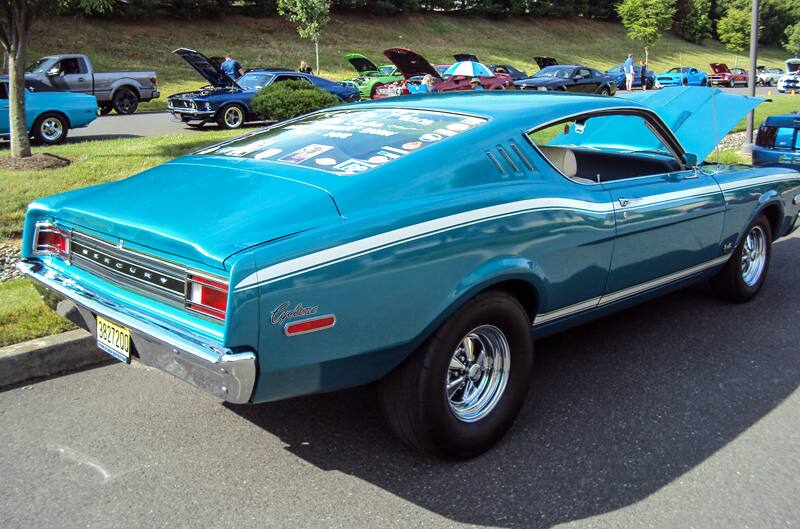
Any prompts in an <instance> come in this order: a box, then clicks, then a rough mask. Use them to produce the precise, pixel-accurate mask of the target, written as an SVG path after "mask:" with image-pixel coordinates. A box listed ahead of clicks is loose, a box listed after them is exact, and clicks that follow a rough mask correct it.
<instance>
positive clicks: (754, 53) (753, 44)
mask: <svg viewBox="0 0 800 529" xmlns="http://www.w3.org/2000/svg"><path fill="white" fill-rule="evenodd" d="M752 1H753V21H752V25H751V26H750V75H748V76H747V88H748V91H749V92H750V96H755V95H756V78H757V75H756V66H757V64H756V63H757V62H758V0H752ZM755 116H756V111H755V110H751V111H750V113H749V114H748V115H747V143H749V144H750V146H751V148H752V145H753V123H754V121H755Z"/></svg>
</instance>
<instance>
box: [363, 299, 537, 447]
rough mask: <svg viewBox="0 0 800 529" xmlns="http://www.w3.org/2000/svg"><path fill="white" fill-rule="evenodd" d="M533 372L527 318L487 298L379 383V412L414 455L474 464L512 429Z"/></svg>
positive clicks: (515, 307)
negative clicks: (416, 452)
mask: <svg viewBox="0 0 800 529" xmlns="http://www.w3.org/2000/svg"><path fill="white" fill-rule="evenodd" d="M532 368H533V343H532V338H531V321H530V318H529V317H528V314H527V313H526V311H525V309H524V308H523V306H522V305H521V304H520V303H519V301H518V300H517V299H516V298H514V297H513V296H512V295H510V294H508V293H506V292H503V291H499V290H498V291H488V292H485V293H483V294H480V295H478V296H477V297H476V298H474V299H473V300H472V301H470V302H469V303H468V304H467V305H466V306H465V307H463V308H462V309H461V310H459V311H458V312H456V313H455V314H454V315H453V316H451V317H450V318H449V319H448V320H447V321H446V322H445V323H444V324H442V326H441V327H439V329H438V330H437V331H436V332H435V333H434V334H433V336H431V337H430V338H429V339H428V340H427V341H426V342H425V343H424V344H423V345H422V346H421V347H420V348H419V349H418V350H417V351H416V352H414V353H413V354H412V355H411V356H410V357H409V358H408V359H406V360H405V361H404V362H403V363H402V364H401V365H400V366H399V367H397V368H396V369H395V370H394V371H393V372H392V373H390V374H389V375H388V376H387V377H386V378H385V379H384V380H382V381H381V383H380V386H379V389H380V391H379V394H380V400H381V405H382V408H383V410H384V413H385V415H386V418H387V420H388V422H389V424H390V425H391V427H392V429H393V430H394V431H395V432H396V433H397V435H399V436H400V438H402V439H403V440H404V441H405V442H406V443H407V444H408V445H410V446H411V447H413V448H416V449H418V450H421V451H424V452H427V453H429V454H432V455H435V456H439V457H447V458H455V459H465V458H469V457H474V456H476V455H478V454H480V453H482V452H484V451H486V450H488V449H489V448H490V447H491V446H493V445H494V444H495V443H497V441H499V440H500V439H501V438H502V437H503V435H504V434H505V433H506V432H507V431H508V429H509V428H510V427H511V425H512V424H513V422H514V419H515V418H516V416H517V414H518V413H519V410H520V408H521V407H522V404H523V403H524V401H525V396H526V395H527V393H528V387H529V384H530V381H531V376H532V372H533V369H532Z"/></svg>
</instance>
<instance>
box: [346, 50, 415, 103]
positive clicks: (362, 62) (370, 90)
mask: <svg viewBox="0 0 800 529" xmlns="http://www.w3.org/2000/svg"><path fill="white" fill-rule="evenodd" d="M344 57H345V59H347V60H348V62H350V64H352V65H353V68H355V69H356V71H357V72H358V77H356V78H354V79H351V80H350V82H352V83H353V84H354V85H355V86H356V88H358V90H359V91H360V92H361V97H362V99H371V98H372V96H373V95H374V94H375V90H377V89H378V88H379V87H381V86H383V85H385V84H391V83H394V82H396V81H400V80H401V79H403V75H402V74H401V73H400V72H398V71H397V67H396V66H395V65H394V64H384V65H383V66H376V65H375V63H374V62H372V61H371V60H369V59H368V58H367V57H365V56H364V55H361V54H360V53H348V54H347V55H345V56H344Z"/></svg>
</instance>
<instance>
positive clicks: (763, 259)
mask: <svg viewBox="0 0 800 529" xmlns="http://www.w3.org/2000/svg"><path fill="white" fill-rule="evenodd" d="M766 263H767V236H766V234H765V233H764V230H763V229H762V228H761V226H758V225H756V226H753V228H752V229H751V230H750V232H749V233H748V234H747V238H745V240H744V246H743V248H742V281H744V284H745V285H747V286H749V287H752V286H754V285H756V284H757V283H758V281H759V280H760V279H761V275H762V274H763V273H764V267H765V265H766Z"/></svg>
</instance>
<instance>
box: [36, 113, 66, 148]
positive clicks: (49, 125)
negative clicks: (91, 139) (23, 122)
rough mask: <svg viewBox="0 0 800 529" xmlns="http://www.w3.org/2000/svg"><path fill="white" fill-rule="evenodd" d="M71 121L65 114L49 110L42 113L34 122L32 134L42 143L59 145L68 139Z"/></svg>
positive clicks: (37, 141)
mask: <svg viewBox="0 0 800 529" xmlns="http://www.w3.org/2000/svg"><path fill="white" fill-rule="evenodd" d="M68 132H69V122H68V121H67V118H66V117H64V115H63V114H59V113H58V112H47V113H45V114H42V115H41V116H39V117H38V118H36V121H35V122H34V124H33V128H32V129H31V135H32V136H33V139H34V141H36V143H39V144H41V145H58V144H59V143H63V142H64V140H66V139H67V133H68Z"/></svg>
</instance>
